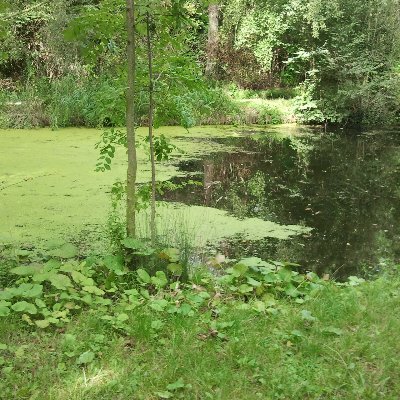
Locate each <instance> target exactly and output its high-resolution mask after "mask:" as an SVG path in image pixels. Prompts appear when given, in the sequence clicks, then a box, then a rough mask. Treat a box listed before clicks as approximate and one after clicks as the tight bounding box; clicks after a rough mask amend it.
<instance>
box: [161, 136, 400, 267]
mask: <svg viewBox="0 0 400 400" xmlns="http://www.w3.org/2000/svg"><path fill="white" fill-rule="evenodd" d="M234 144H236V145H240V146H241V147H242V148H243V149H244V150H245V151H246V152H244V153H221V154H217V155H214V156H213V157H211V156H210V157H209V158H207V159H206V160H205V161H204V162H203V163H202V164H201V165H200V164H198V165H197V168H202V169H203V172H204V188H197V189H194V190H193V189H190V192H188V191H186V192H185V191H178V192H174V193H169V194H167V199H168V198H169V199H170V200H175V201H182V202H185V203H190V204H193V203H195V204H201V205H207V206H211V207H218V208H222V209H225V210H228V211H230V212H231V213H233V214H234V215H236V216H237V217H239V218H243V217H258V218H262V219H265V220H273V221H275V222H279V223H281V224H299V223H303V224H305V225H307V226H310V227H312V228H314V232H313V234H312V237H311V238H301V239H295V240H292V241H284V242H282V241H280V242H278V241H270V240H269V241H268V240H266V241H265V242H264V243H258V244H250V243H247V244H246V243H241V244H238V242H235V243H236V247H237V249H236V251H238V249H239V250H240V249H241V248H243V253H246V251H245V249H246V246H247V248H248V253H250V252H255V253H257V254H259V255H262V256H264V257H265V256H270V257H277V258H286V259H290V260H291V261H298V262H300V263H302V264H303V265H307V266H310V267H313V268H314V269H317V270H318V271H319V272H322V271H325V270H329V271H334V270H336V269H339V271H341V272H342V273H346V274H347V273H350V272H353V271H355V270H356V269H357V268H358V267H359V266H360V265H363V264H365V265H369V266H370V265H376V264H377V263H378V261H379V259H380V258H396V257H397V258H399V257H400V252H399V248H398V247H397V248H396V245H395V243H398V242H399V233H400V231H399V228H398V222H399V221H400V214H399V213H400V210H399V207H398V205H399V204H400V203H399V197H400V196H399V190H398V187H399V183H400V167H399V162H400V151H399V149H398V147H396V146H395V145H394V142H393V140H392V139H391V138H390V137H388V136H384V135H378V136H377V137H370V136H359V137H355V136H342V135H341V136H337V135H336V136H331V135H324V136H305V137H300V138H299V137H296V138H288V137H286V138H283V139H278V138H270V137H267V136H266V137H264V138H262V139H260V140H253V139H251V138H245V139H243V138H242V139H237V143H234ZM396 222H397V223H396ZM267 242H268V243H267ZM263 248H264V250H265V251H264V250H263ZM266 251H267V252H269V254H268V255H266V254H265V252H266ZM273 253H275V254H273ZM339 274H340V273H339Z"/></svg>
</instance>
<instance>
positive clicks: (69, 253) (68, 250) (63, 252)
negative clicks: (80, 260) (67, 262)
mask: <svg viewBox="0 0 400 400" xmlns="http://www.w3.org/2000/svg"><path fill="white" fill-rule="evenodd" d="M50 255H51V256H53V257H58V258H64V259H67V258H74V257H76V256H77V255H78V249H77V247H76V246H74V245H73V244H71V243H65V244H63V245H62V246H61V247H60V248H58V249H55V250H52V251H51V252H50Z"/></svg>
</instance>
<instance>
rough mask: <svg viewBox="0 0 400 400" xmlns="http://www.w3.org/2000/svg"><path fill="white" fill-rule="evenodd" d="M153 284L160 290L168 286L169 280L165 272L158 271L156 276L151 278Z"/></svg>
mask: <svg viewBox="0 0 400 400" xmlns="http://www.w3.org/2000/svg"><path fill="white" fill-rule="evenodd" d="M151 283H152V284H153V285H155V286H157V287H159V288H163V287H164V286H166V285H167V284H168V279H167V277H166V275H165V272H163V271H157V272H156V276H152V277H151Z"/></svg>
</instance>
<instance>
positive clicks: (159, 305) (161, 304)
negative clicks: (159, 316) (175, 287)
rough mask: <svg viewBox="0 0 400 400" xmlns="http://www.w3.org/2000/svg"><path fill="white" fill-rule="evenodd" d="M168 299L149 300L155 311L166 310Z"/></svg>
mask: <svg viewBox="0 0 400 400" xmlns="http://www.w3.org/2000/svg"><path fill="white" fill-rule="evenodd" d="M167 305H168V301H167V300H165V299H157V300H152V301H150V302H149V307H150V308H152V309H153V310H155V311H164V309H165V307H167Z"/></svg>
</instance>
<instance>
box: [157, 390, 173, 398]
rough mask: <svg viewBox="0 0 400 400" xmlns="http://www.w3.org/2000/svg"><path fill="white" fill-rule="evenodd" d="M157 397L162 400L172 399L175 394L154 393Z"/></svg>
mask: <svg viewBox="0 0 400 400" xmlns="http://www.w3.org/2000/svg"><path fill="white" fill-rule="evenodd" d="M154 394H155V395H156V396H158V397H159V398H160V399H171V398H172V397H173V396H174V394H173V393H171V392H168V391H167V390H165V391H163V392H154Z"/></svg>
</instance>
